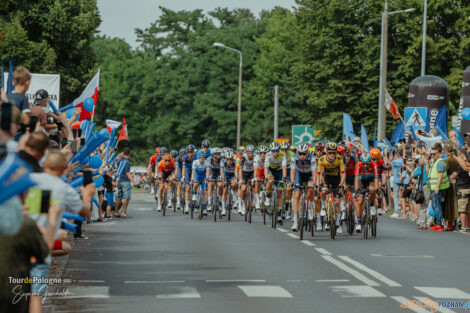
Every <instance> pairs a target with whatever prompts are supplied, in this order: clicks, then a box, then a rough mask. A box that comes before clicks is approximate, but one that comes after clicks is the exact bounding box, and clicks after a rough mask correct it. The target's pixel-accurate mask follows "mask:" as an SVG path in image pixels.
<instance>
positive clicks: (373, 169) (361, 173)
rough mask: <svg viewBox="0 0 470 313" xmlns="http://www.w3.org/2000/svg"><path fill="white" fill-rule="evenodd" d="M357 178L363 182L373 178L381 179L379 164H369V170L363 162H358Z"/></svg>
mask: <svg viewBox="0 0 470 313" xmlns="http://www.w3.org/2000/svg"><path fill="white" fill-rule="evenodd" d="M355 176H356V178H360V179H361V180H367V179H371V178H374V177H375V178H379V171H378V169H377V164H375V163H374V162H370V163H369V168H367V169H366V168H364V166H363V163H362V162H358V163H357V164H356V170H355Z"/></svg>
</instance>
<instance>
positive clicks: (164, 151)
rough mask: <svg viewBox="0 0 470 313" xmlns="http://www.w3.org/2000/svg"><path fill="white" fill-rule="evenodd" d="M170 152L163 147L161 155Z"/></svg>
mask: <svg viewBox="0 0 470 313" xmlns="http://www.w3.org/2000/svg"><path fill="white" fill-rule="evenodd" d="M167 151H168V150H166V147H161V148H160V153H161V154H165V153H166V152H167Z"/></svg>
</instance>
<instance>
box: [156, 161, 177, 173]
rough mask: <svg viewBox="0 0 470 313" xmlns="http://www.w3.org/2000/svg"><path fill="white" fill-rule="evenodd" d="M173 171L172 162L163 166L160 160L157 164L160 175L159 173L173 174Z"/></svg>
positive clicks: (173, 165) (173, 162) (173, 164)
mask: <svg viewBox="0 0 470 313" xmlns="http://www.w3.org/2000/svg"><path fill="white" fill-rule="evenodd" d="M174 170H175V161H174V160H171V162H170V163H169V164H168V165H166V164H165V161H163V160H161V161H160V162H159V163H158V171H159V172H160V173H161V172H166V173H168V172H173V171H174Z"/></svg>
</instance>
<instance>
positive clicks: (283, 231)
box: [277, 227, 289, 233]
mask: <svg viewBox="0 0 470 313" xmlns="http://www.w3.org/2000/svg"><path fill="white" fill-rule="evenodd" d="M277 230H278V231H280V232H282V233H287V232H289V231H288V230H287V229H284V228H281V227H278V228H277Z"/></svg>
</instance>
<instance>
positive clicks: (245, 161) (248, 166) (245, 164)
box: [239, 154, 254, 172]
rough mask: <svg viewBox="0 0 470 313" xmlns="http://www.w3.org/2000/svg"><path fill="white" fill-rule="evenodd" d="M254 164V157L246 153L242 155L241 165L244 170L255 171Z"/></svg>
mask: <svg viewBox="0 0 470 313" xmlns="http://www.w3.org/2000/svg"><path fill="white" fill-rule="evenodd" d="M253 164H254V158H253V159H251V160H250V159H249V158H248V156H247V155H246V154H244V155H242V156H241V158H240V164H239V167H240V168H241V169H242V171H243V172H253V171H254V168H253Z"/></svg>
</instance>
